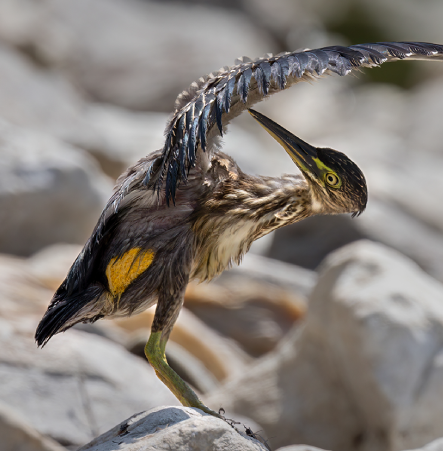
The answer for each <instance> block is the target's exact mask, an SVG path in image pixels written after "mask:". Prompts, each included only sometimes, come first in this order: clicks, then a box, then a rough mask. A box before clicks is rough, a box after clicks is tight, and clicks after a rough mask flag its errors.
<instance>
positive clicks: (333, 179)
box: [325, 172, 341, 188]
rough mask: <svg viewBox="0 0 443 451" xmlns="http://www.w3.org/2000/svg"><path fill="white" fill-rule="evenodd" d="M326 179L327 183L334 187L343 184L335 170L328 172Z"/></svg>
mask: <svg viewBox="0 0 443 451" xmlns="http://www.w3.org/2000/svg"><path fill="white" fill-rule="evenodd" d="M325 179H326V183H327V184H328V185H329V186H332V187H333V188H339V187H340V185H341V182H340V179H339V178H338V176H336V175H335V174H334V173H333V172H328V173H327V174H326V177H325Z"/></svg>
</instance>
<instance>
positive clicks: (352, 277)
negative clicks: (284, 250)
mask: <svg viewBox="0 0 443 451" xmlns="http://www.w3.org/2000/svg"><path fill="white" fill-rule="evenodd" d="M442 305H443V287H442V286H441V284H440V283H438V282H437V281H435V280H434V279H432V278H430V277H429V276H428V275H426V274H424V273H422V272H421V271H420V269H419V268H418V267H417V266H416V265H415V264H414V263H413V262H411V261H410V260H408V259H407V258H405V257H403V256H401V255H399V254H397V253H396V252H394V251H392V250H389V249H387V248H385V247H383V246H381V245H376V244H373V243H370V242H367V241H361V242H358V243H355V244H353V245H350V246H347V247H345V248H343V249H342V250H339V251H337V252H336V253H334V254H332V255H331V257H329V258H328V259H327V260H326V262H325V264H324V265H323V266H322V270H321V273H320V279H319V282H318V284H317V286H316V288H315V289H314V292H313V294H312V296H311V299H310V303H309V311H308V315H307V318H306V324H305V327H304V329H303V330H302V331H301V332H294V333H293V334H292V336H289V337H288V338H287V340H285V341H283V342H282V343H281V347H280V349H279V350H278V351H277V352H275V353H273V355H270V356H268V357H265V358H263V359H261V361H259V362H258V363H257V364H256V365H255V366H253V367H252V368H251V370H250V371H248V373H247V374H245V375H244V376H243V377H240V378H238V379H236V380H235V381H231V382H230V383H227V384H226V385H225V386H224V387H222V388H221V389H220V390H219V391H218V392H217V393H215V394H213V395H212V396H211V397H210V398H209V399H208V400H207V401H208V404H209V405H211V404H212V405H216V404H217V403H223V407H224V408H225V409H226V411H227V412H228V413H229V411H230V410H233V411H235V412H238V413H241V414H244V415H246V416H250V417H251V418H252V419H254V420H255V421H257V422H258V423H259V424H261V425H262V426H263V427H264V430H265V432H266V434H267V435H268V436H270V437H273V439H271V444H272V445H273V446H276V447H277V446H283V445H289V444H290V443H308V444H312V445H314V446H319V447H321V448H325V449H340V450H344V451H346V450H355V449H358V450H369V449H378V450H381V451H383V450H386V451H388V450H389V451H391V450H400V449H405V448H408V447H409V448H410V447H413V446H420V445H422V444H424V443H427V442H429V441H430V440H432V439H435V438H437V437H439V435H441V430H442V428H443V423H442V421H443V420H442V419H443V411H442V408H441V405H440V403H439V402H438V399H439V398H440V396H441V394H442V393H443V373H442V371H441V361H442V355H443V350H442V347H441V343H442V342H443V308H442Z"/></svg>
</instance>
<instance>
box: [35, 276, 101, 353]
mask: <svg viewBox="0 0 443 451" xmlns="http://www.w3.org/2000/svg"><path fill="white" fill-rule="evenodd" d="M103 292H104V289H103V288H102V287H100V286H97V285H95V286H90V287H89V288H87V289H86V290H83V291H82V292H80V293H78V292H77V293H72V294H69V295H68V294H67V291H66V289H65V287H64V285H62V286H61V287H60V288H59V289H58V290H57V292H56V293H55V295H54V298H53V300H52V302H51V304H50V305H49V307H48V310H47V311H46V313H45V315H44V316H43V318H42V320H41V321H40V323H39V325H38V327H37V330H36V332H35V341H36V342H37V344H38V346H42V347H43V346H45V344H46V343H47V342H48V341H49V339H50V338H51V337H52V336H53V335H55V334H57V333H59V332H63V331H65V330H66V329H69V328H70V327H72V326H73V325H74V324H77V323H79V322H82V321H83V322H94V321H96V320H97V319H99V318H100V317H101V316H102V315H100V314H99V312H98V311H97V312H96V314H94V312H93V309H92V308H91V310H90V311H89V312H87V314H85V313H86V312H85V307H86V306H87V305H88V304H89V303H91V302H92V301H96V300H97V299H98V298H99V297H100V296H101V295H102V294H103ZM94 304H95V302H94ZM87 310H89V309H87Z"/></svg>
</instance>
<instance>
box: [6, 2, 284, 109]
mask: <svg viewBox="0 0 443 451" xmlns="http://www.w3.org/2000/svg"><path fill="white" fill-rule="evenodd" d="M184 31H185V32H184ZM0 38H3V39H5V40H7V41H8V42H10V43H12V44H14V45H16V46H17V47H19V48H21V49H24V50H25V51H27V52H28V53H29V54H32V55H33V57H34V58H37V59H38V60H39V61H43V62H44V63H45V64H50V65H56V66H58V67H60V68H62V69H63V70H64V71H65V72H66V73H68V74H69V75H70V76H71V77H72V79H74V80H75V82H76V83H77V84H79V85H81V86H82V87H83V88H84V89H85V90H86V91H87V92H88V93H89V94H90V95H91V96H93V97H94V98H96V99H99V100H101V101H107V102H110V103H115V104H118V105H120V106H125V107H129V108H135V109H151V110H157V111H166V112H170V111H171V110H172V107H173V102H174V100H175V97H176V96H177V93H179V92H181V91H182V90H183V89H185V88H186V87H187V86H189V84H190V83H192V82H193V81H195V80H197V79H198V78H199V77H201V76H202V75H203V74H205V73H209V72H211V71H215V70H218V69H219V68H220V67H221V66H223V65H226V64H229V65H230V64H233V62H234V59H235V58H237V57H239V56H242V55H250V56H251V57H255V56H261V55H262V54H263V53H265V52H267V51H275V50H277V49H276V48H275V44H274V42H273V40H272V39H271V38H270V37H269V36H268V35H267V33H266V32H263V31H261V30H259V29H257V28H256V27H255V26H254V25H253V24H252V23H251V22H250V21H249V20H248V18H247V17H246V16H245V15H243V14H242V13H241V12H239V11H233V12H229V11H226V10H223V9H221V8H210V7H202V6H200V7H197V6H190V5H180V4H175V5H171V4H167V3H161V2H140V1H138V0H96V1H94V5H93V7H91V3H90V2H89V1H87V0H77V1H75V2H71V1H69V0H53V1H51V2H38V3H35V2H32V1H29V0H20V1H17V0H6V1H2V2H1V3H0Z"/></svg>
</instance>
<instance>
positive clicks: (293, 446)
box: [276, 445, 324, 451]
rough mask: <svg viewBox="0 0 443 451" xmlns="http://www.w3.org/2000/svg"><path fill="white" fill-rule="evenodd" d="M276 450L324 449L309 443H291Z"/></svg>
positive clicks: (311, 450)
mask: <svg viewBox="0 0 443 451" xmlns="http://www.w3.org/2000/svg"><path fill="white" fill-rule="evenodd" d="M276 451H324V450H322V449H320V448H316V447H315V446H309V445H291V446H284V447H283V448H278V449H277V450H276Z"/></svg>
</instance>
